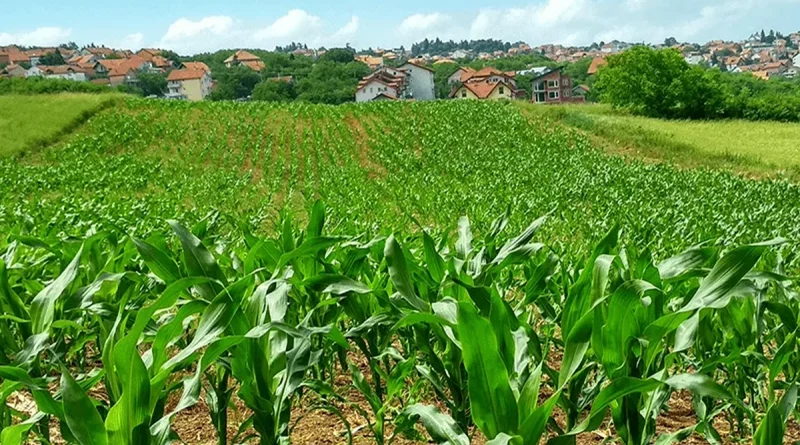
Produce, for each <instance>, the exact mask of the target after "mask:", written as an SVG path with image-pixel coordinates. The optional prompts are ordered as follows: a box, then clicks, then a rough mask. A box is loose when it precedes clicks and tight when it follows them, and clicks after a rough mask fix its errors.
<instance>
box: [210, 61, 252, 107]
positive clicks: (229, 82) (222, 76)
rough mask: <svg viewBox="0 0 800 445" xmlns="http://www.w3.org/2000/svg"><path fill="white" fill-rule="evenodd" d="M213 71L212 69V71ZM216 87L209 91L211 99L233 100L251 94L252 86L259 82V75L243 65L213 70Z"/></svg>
mask: <svg viewBox="0 0 800 445" xmlns="http://www.w3.org/2000/svg"><path fill="white" fill-rule="evenodd" d="M212 72H213V71H212ZM213 73H214V78H215V80H216V81H217V88H216V90H214V92H212V93H211V95H210V96H209V98H210V99H211V100H234V99H241V98H244V97H248V96H250V95H252V94H253V88H255V86H256V85H258V84H259V83H260V82H261V80H262V79H261V75H260V74H259V73H257V72H255V71H253V70H251V69H250V68H247V67H245V66H236V67H233V68H230V69H224V70H221V71H217V72H213Z"/></svg>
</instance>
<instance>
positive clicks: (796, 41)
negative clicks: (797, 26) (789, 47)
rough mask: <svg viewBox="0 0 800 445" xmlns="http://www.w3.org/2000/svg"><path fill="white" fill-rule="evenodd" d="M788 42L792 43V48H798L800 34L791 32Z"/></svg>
mask: <svg viewBox="0 0 800 445" xmlns="http://www.w3.org/2000/svg"><path fill="white" fill-rule="evenodd" d="M789 40H791V41H792V43H793V44H794V46H800V32H793V33H791V34H789Z"/></svg>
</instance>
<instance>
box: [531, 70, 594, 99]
mask: <svg viewBox="0 0 800 445" xmlns="http://www.w3.org/2000/svg"><path fill="white" fill-rule="evenodd" d="M574 86H575V85H573V84H572V79H571V78H570V77H569V76H568V75H566V74H564V71H563V68H556V69H552V70H548V71H546V72H544V73H542V74H540V75H538V76H536V77H534V78H533V93H532V95H533V97H532V98H531V101H532V102H534V103H537V104H560V103H574V102H585V101H586V98H585V97H584V96H583V95H574V94H573V87H574Z"/></svg>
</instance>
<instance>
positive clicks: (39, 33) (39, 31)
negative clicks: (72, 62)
mask: <svg viewBox="0 0 800 445" xmlns="http://www.w3.org/2000/svg"><path fill="white" fill-rule="evenodd" d="M71 34H72V29H69V28H59V27H55V26H45V27H41V28H36V29H35V30H33V31H29V32H21V33H16V34H12V33H7V32H0V45H10V44H18V45H25V46H54V45H58V44H60V43H66V42H67V39H69V36H70V35H71Z"/></svg>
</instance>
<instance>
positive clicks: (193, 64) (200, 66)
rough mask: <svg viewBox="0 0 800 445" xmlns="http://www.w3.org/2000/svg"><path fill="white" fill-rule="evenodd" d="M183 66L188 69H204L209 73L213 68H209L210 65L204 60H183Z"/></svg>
mask: <svg viewBox="0 0 800 445" xmlns="http://www.w3.org/2000/svg"><path fill="white" fill-rule="evenodd" d="M183 67H184V68H185V69H187V70H203V71H206V72H209V73H210V72H211V70H210V69H209V68H208V65H206V64H205V63H203V62H183Z"/></svg>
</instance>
